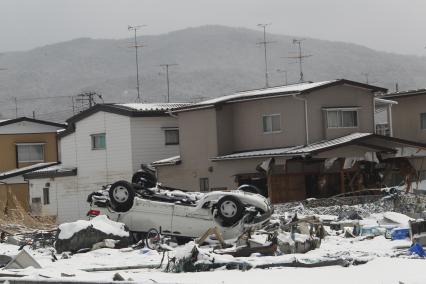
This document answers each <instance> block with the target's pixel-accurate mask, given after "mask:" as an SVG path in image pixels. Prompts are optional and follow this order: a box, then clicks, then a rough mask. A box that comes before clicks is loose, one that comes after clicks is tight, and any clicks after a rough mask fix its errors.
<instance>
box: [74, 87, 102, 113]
mask: <svg viewBox="0 0 426 284" xmlns="http://www.w3.org/2000/svg"><path fill="white" fill-rule="evenodd" d="M95 98H98V99H100V100H101V101H102V102H103V101H104V99H103V98H102V95H101V94H99V93H97V92H95V91H88V92H82V93H80V94H78V95H77V96H76V98H75V100H73V109H74V102H80V103H81V108H82V110H84V109H86V106H87V104H85V102H87V103H88V105H89V108H91V107H93V106H94V105H96V100H95Z"/></svg>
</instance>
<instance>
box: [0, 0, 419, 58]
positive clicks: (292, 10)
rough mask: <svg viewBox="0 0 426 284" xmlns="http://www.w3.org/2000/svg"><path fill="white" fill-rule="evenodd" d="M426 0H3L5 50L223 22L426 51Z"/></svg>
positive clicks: (0, 28)
mask: <svg viewBox="0 0 426 284" xmlns="http://www.w3.org/2000/svg"><path fill="white" fill-rule="evenodd" d="M425 13H426V1H425V0H0V51H12V50H27V49H31V48H34V47H37V46H43V45H46V44H50V43H56V42H61V41H66V40H70V39H74V38H78V37H91V38H124V37H128V36H129V32H128V31H127V25H128V24H131V25H137V24H147V25H148V26H147V27H146V28H144V30H143V33H146V34H158V33H165V32H168V31H172V30H178V29H182V28H186V27H190V26H200V25H206V24H220V25H228V26H237V27H247V28H252V29H256V24H258V23H272V25H271V27H270V28H269V31H270V32H271V33H277V34H286V35H295V36H305V37H313V38H319V39H327V40H336V41H345V42H352V43H357V44H361V45H364V46H368V47H371V48H373V49H377V50H384V51H389V52H395V53H404V54H417V55H422V56H426V49H425V48H424V47H425V45H426V17H425V16H424V15H425Z"/></svg>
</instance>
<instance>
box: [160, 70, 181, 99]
mask: <svg viewBox="0 0 426 284" xmlns="http://www.w3.org/2000/svg"><path fill="white" fill-rule="evenodd" d="M177 65H178V64H160V66H161V67H165V68H166V83H167V102H168V103H170V81H169V67H171V66H177Z"/></svg>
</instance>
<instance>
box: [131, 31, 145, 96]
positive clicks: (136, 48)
mask: <svg viewBox="0 0 426 284" xmlns="http://www.w3.org/2000/svg"><path fill="white" fill-rule="evenodd" d="M142 27H146V25H139V26H128V27H127V29H128V30H129V31H134V33H135V36H134V41H135V42H134V45H133V46H132V47H134V48H135V55H136V90H137V91H138V98H137V101H138V102H139V103H140V102H141V94H140V86H139V59H138V48H141V47H143V46H142V45H138V40H137V31H138V30H139V29H141V28H142Z"/></svg>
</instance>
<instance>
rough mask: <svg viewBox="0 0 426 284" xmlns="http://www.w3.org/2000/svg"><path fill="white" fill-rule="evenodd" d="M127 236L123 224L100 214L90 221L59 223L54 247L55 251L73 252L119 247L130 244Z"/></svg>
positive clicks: (127, 233) (126, 230) (128, 235)
mask: <svg viewBox="0 0 426 284" xmlns="http://www.w3.org/2000/svg"><path fill="white" fill-rule="evenodd" d="M129 237H130V234H129V231H128V229H127V228H126V227H125V226H124V224H122V223H118V222H114V221H111V220H109V219H108V218H107V217H106V216H105V215H100V216H97V217H95V218H93V219H92V220H90V221H85V220H79V221H76V222H71V223H64V224H61V225H59V228H58V232H57V235H56V242H55V249H56V252H57V253H62V252H64V251H70V252H73V253H74V252H78V251H81V250H91V249H98V248H103V247H107V248H115V247H117V248H120V247H126V246H128V245H129V244H130V240H129Z"/></svg>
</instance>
